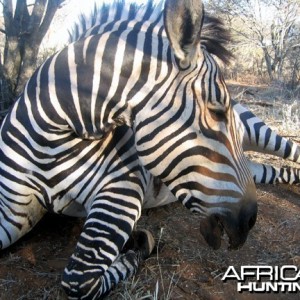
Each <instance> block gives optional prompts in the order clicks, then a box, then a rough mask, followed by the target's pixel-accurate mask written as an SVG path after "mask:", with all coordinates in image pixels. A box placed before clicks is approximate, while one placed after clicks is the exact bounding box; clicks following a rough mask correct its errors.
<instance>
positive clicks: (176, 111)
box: [135, 0, 257, 249]
mask: <svg viewBox="0 0 300 300" xmlns="http://www.w3.org/2000/svg"><path fill="white" fill-rule="evenodd" d="M203 15H204V9H203V6H202V4H201V2H200V1H198V0H190V1H187V0H186V1H179V0H176V1H171V0H167V1H166V2H165V8H164V28H165V33H166V35H165V37H164V43H166V44H168V47H166V49H165V52H166V53H168V54H169V56H168V54H167V55H166V64H167V66H166V67H165V68H169V70H170V69H171V70H172V71H170V73H169V74H168V78H167V79H165V82H164V83H160V86H159V88H158V90H159V89H161V90H164V92H163V93H159V91H158V92H157V93H156V94H155V93H153V94H151V96H152V99H151V101H149V102H148V103H147V104H146V105H145V106H144V107H143V109H142V110H140V111H139V112H138V113H137V114H136V119H135V130H136V147H137V151H138V155H139V158H140V160H141V161H142V163H143V164H144V165H145V167H146V168H147V169H148V170H149V171H150V172H151V173H152V174H153V175H154V176H157V177H159V178H160V179H162V181H163V182H164V183H165V184H166V185H167V186H168V188H169V189H170V190H171V191H172V193H173V194H174V195H175V196H176V198H177V199H179V200H180V201H181V202H182V203H183V204H184V205H185V206H186V207H187V208H189V209H190V210H191V211H194V212H198V213H200V215H201V233H202V234H203V236H204V237H205V239H206V241H207V242H208V244H209V245H210V246H212V247H213V248H215V249H217V248H219V247H220V245H221V236H222V234H223V231H224V230H225V231H226V233H227V235H228V236H229V243H230V247H231V248H238V247H240V246H241V245H242V244H243V243H244V242H245V240H246V238H247V235H248V232H249V230H250V229H251V228H252V227H253V226H254V224H255V221H256V215H257V202H256V191H255V186H254V183H253V179H252V176H251V173H250V171H249V169H248V166H247V161H246V158H245V157H244V154H243V149H242V146H241V140H240V138H239V134H238V132H237V128H236V126H235V124H236V122H235V116H234V113H233V109H232V105H231V102H230V95H229V92H228V90H227V88H226V84H225V82H224V79H223V77H222V75H221V72H220V69H219V67H218V65H217V63H216V61H215V60H214V58H213V57H212V55H211V54H210V53H209V52H208V51H207V49H206V47H205V46H203V45H202V46H201V30H202V24H203ZM212 34H213V32H212ZM162 68H163V67H162ZM166 86H167V87H166ZM163 87H166V88H163ZM157 95H159V96H158V97H157ZM163 102H164V105H166V103H167V107H166V106H164V108H162V107H161V105H162V103H163ZM145 114H146V118H145Z"/></svg>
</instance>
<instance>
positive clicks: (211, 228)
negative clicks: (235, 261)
mask: <svg viewBox="0 0 300 300" xmlns="http://www.w3.org/2000/svg"><path fill="white" fill-rule="evenodd" d="M228 225H229V224H228V223H227V222H226V220H223V219H222V218H220V217H218V216H216V215H212V216H210V217H208V218H205V219H203V220H202V221H201V222H200V232H201V234H202V236H203V237H204V239H205V241H206V242H207V244H208V245H209V246H210V247H211V248H213V249H214V250H217V249H219V248H220V247H221V244H222V240H223V239H225V238H223V236H224V233H226V235H227V236H228V239H227V240H228V244H229V246H228V249H230V250H235V249H239V248H240V247H241V246H242V245H243V244H244V242H245V241H246V239H247V235H248V232H244V234H241V232H239V233H238V232H237V231H236V230H233V228H232V227H231V226H228Z"/></svg>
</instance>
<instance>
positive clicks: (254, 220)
mask: <svg viewBox="0 0 300 300" xmlns="http://www.w3.org/2000/svg"><path fill="white" fill-rule="evenodd" d="M255 222H256V214H255V215H253V216H252V217H250V219H249V222H248V227H249V230H250V229H251V228H253V226H254V225H255Z"/></svg>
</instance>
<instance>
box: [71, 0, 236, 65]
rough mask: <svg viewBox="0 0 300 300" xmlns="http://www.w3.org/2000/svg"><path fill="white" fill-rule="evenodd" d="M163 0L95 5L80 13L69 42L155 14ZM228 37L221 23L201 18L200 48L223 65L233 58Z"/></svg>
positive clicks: (121, 1)
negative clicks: (106, 25) (108, 25)
mask: <svg viewBox="0 0 300 300" xmlns="http://www.w3.org/2000/svg"><path fill="white" fill-rule="evenodd" d="M163 3H164V1H158V2H156V3H153V1H151V0H147V1H146V3H144V4H138V3H135V2H130V1H125V0H114V1H112V2H108V3H105V1H104V2H103V3H102V5H101V6H100V7H98V6H97V4H96V3H95V5H94V8H93V10H92V11H91V12H90V14H89V15H84V14H81V15H80V16H79V20H78V21H77V22H76V23H75V24H74V25H73V28H72V29H71V31H69V42H70V43H71V42H74V41H77V40H78V39H80V38H81V37H85V36H88V35H91V34H93V28H94V27H95V26H99V25H101V24H104V23H106V22H113V21H121V20H126V21H130V20H134V19H138V18H139V16H143V15H147V14H153V12H154V10H157V15H158V14H159V13H161V12H162V10H163ZM230 41H231V37H230V32H229V30H228V29H227V28H226V27H225V25H224V23H223V22H222V21H221V20H220V19H218V18H216V17H213V16H211V15H209V14H207V13H205V15H204V21H203V28H202V31H201V46H202V47H205V48H206V50H207V51H208V52H209V53H210V54H213V55H215V56H216V57H218V58H219V59H220V60H221V61H222V62H223V63H225V64H228V63H229V62H230V59H231V58H232V57H233V55H232V53H231V52H230V51H229V50H228V49H227V45H228V44H229V43H230Z"/></svg>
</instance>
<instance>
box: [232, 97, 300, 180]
mask: <svg viewBox="0 0 300 300" xmlns="http://www.w3.org/2000/svg"><path fill="white" fill-rule="evenodd" d="M232 102H233V103H232V105H233V110H234V113H235V115H236V118H235V120H236V121H237V128H238V131H239V133H240V138H241V140H242V147H243V150H244V151H255V152H260V153H266V154H271V155H274V156H277V157H280V158H283V159H285V160H288V161H291V162H295V163H298V164H300V146H299V145H298V144H297V143H295V142H293V141H291V140H288V139H286V138H284V137H282V136H280V135H279V134H277V133H276V132H275V131H274V130H272V129H271V128H270V127H269V126H268V125H266V123H265V122H263V121H262V120H261V119H260V118H258V117H257V116H256V115H255V114H253V113H252V112H251V111H250V110H249V109H248V108H246V107H245V106H243V105H241V104H240V103H238V102H236V101H234V100H232ZM248 166H249V168H250V171H251V173H252V176H253V179H254V182H255V183H262V184H265V183H267V184H274V183H287V184H299V183H300V169H298V168H292V167H274V166H270V165H266V164H260V163H256V162H253V161H251V160H248Z"/></svg>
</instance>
